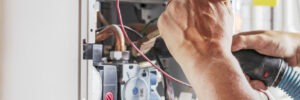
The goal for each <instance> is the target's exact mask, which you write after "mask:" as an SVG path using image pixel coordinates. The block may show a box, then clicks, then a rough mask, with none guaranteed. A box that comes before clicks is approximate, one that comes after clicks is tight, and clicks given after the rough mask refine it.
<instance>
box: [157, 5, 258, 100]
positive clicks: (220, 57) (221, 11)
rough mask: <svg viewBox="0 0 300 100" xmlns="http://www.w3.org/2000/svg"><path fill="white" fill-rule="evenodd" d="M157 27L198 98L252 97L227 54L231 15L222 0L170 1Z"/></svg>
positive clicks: (234, 99) (247, 99)
mask: <svg viewBox="0 0 300 100" xmlns="http://www.w3.org/2000/svg"><path fill="white" fill-rule="evenodd" d="M158 28H159V31H160V33H161V36H162V38H163V39H164V40H165V42H166V45H167V47H168V49H169V51H170V52H171V54H172V55H173V56H174V58H175V59H176V60H177V62H178V63H179V64H180V65H181V67H182V69H183V71H184V73H185V74H186V76H187V77H188V80H189V81H190V83H191V85H192V86H193V88H194V90H195V92H196V94H197V96H198V98H199V99H200V100H218V99H222V100H254V99H257V95H256V94H255V92H254V90H253V89H252V88H251V86H250V85H249V83H248V82H247V80H246V78H245V76H244V74H243V72H242V70H241V68H240V66H239V64H238V62H237V60H236V59H235V58H234V57H233V55H232V53H231V41H232V35H231V33H232V15H231V12H230V11H229V9H228V8H227V7H226V5H225V2H224V1H223V0H173V1H172V2H171V3H170V4H169V6H168V7H167V9H166V11H165V12H164V13H163V14H162V15H161V17H160V18H159V22H158Z"/></svg>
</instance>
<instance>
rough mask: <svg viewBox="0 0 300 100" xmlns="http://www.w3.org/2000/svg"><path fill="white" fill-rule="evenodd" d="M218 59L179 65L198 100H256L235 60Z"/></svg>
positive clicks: (230, 58) (227, 58) (229, 56)
mask: <svg viewBox="0 0 300 100" xmlns="http://www.w3.org/2000/svg"><path fill="white" fill-rule="evenodd" d="M219 57H220V58H209V59H208V60H207V61H205V62H204V61H198V62H196V63H195V64H194V66H189V64H188V63H182V64H181V67H182V69H183V71H184V72H185V74H186V76H187V77H188V79H189V81H190V83H191V84H192V86H193V88H194V90H195V92H196V94H197V97H198V98H199V100H218V99H222V100H257V95H256V94H255V92H254V90H253V89H252V88H251V87H250V85H249V83H248V82H247V80H246V78H245V77H244V74H243V72H242V70H241V68H239V64H238V62H237V61H236V60H235V58H234V57H233V56H232V55H228V56H226V57H225V56H223V57H221V56H219ZM186 65H187V66H186Z"/></svg>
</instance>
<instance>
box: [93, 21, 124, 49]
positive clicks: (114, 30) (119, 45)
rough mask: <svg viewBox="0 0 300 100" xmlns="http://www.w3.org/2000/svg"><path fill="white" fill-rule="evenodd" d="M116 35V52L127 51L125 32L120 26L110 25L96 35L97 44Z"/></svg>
mask: <svg viewBox="0 0 300 100" xmlns="http://www.w3.org/2000/svg"><path fill="white" fill-rule="evenodd" d="M111 35H114V36H115V39H116V43H115V50H116V51H126V45H125V39H124V36H123V32H122V30H121V29H120V27H119V26H118V25H109V26H107V27H106V28H104V29H103V30H101V31H100V32H99V34H97V35H96V42H101V41H103V40H105V39H106V38H108V37H109V36H111Z"/></svg>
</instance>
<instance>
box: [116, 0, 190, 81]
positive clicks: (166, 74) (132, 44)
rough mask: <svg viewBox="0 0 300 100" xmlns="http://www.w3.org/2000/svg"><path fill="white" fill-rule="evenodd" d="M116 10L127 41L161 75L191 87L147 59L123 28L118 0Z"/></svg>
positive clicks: (118, 0)
mask: <svg viewBox="0 0 300 100" xmlns="http://www.w3.org/2000/svg"><path fill="white" fill-rule="evenodd" d="M116 6H117V12H118V18H119V22H120V25H121V29H122V31H123V34H124V36H125V37H126V39H127V40H128V42H129V43H130V44H131V46H132V47H133V48H134V49H135V50H136V51H137V52H138V53H139V54H140V55H141V56H142V57H143V58H144V59H145V60H147V61H148V62H149V63H150V64H151V65H152V66H153V67H154V68H156V69H157V70H158V71H160V72H161V73H162V74H163V75H165V76H166V77H167V78H169V79H171V80H173V81H175V82H177V83H180V84H182V85H184V86H187V87H192V86H191V85H190V84H187V83H185V82H183V81H180V80H178V79H176V78H174V77H172V76H171V75H169V74H168V73H166V72H165V71H163V70H162V69H160V68H159V67H158V66H156V65H155V64H154V63H152V62H151V61H150V59H148V58H147V57H146V56H145V55H144V54H143V53H142V52H141V51H140V50H139V49H138V48H137V47H136V46H135V44H134V43H133V42H132V41H131V40H130V38H129V37H128V35H127V33H126V31H125V28H124V25H123V20H122V15H121V10H120V0H117V5H116Z"/></svg>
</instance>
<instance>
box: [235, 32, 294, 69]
mask: <svg viewBox="0 0 300 100" xmlns="http://www.w3.org/2000/svg"><path fill="white" fill-rule="evenodd" d="M299 46H300V34H295V33H289V32H280V31H252V32H244V33H241V34H238V35H235V36H234V37H233V43H232V51H233V52H234V51H239V50H241V49H254V50H256V51H257V52H259V53H261V54H264V55H268V56H274V57H281V58H285V59H286V61H287V62H288V64H289V65H291V66H299V65H300V48H299Z"/></svg>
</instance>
